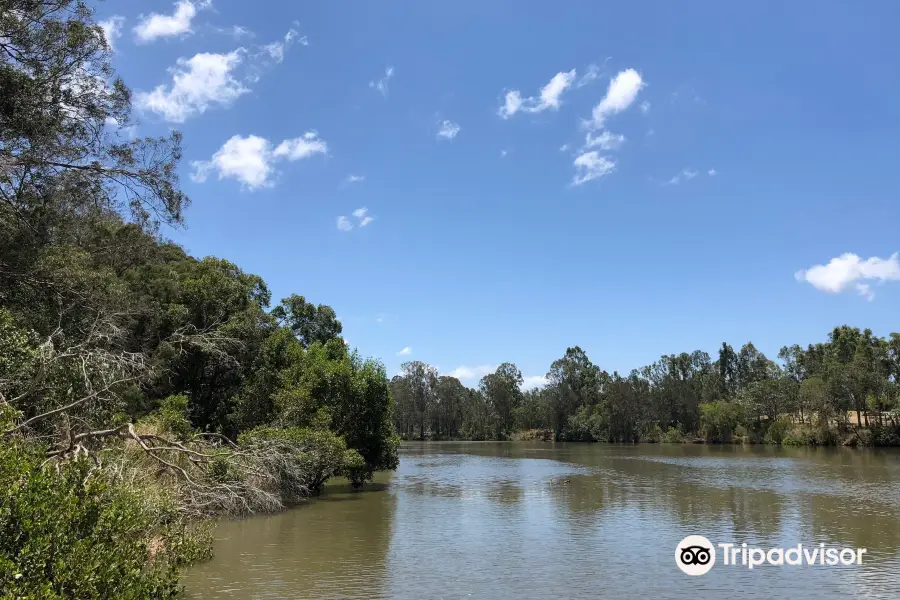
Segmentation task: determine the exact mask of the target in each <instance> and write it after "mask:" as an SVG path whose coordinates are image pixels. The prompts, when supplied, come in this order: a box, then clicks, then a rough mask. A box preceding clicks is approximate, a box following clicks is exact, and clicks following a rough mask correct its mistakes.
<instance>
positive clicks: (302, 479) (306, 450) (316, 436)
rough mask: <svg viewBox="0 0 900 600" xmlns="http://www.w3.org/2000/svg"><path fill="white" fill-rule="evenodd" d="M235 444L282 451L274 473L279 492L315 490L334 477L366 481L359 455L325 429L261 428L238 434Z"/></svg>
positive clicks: (354, 481) (362, 461)
mask: <svg viewBox="0 0 900 600" xmlns="http://www.w3.org/2000/svg"><path fill="white" fill-rule="evenodd" d="M238 441H239V443H240V444H241V445H245V446H247V447H251V448H259V447H266V446H268V447H273V448H278V449H281V450H282V451H283V456H284V458H282V459H280V460H282V461H283V462H282V464H281V465H280V468H279V469H278V471H277V472H278V475H279V477H280V479H281V482H280V484H279V485H280V488H281V489H282V490H294V489H297V488H306V489H308V490H310V491H318V490H319V489H320V488H321V487H322V485H323V484H324V483H325V482H326V481H328V479H329V478H330V477H333V476H335V475H346V476H347V477H348V478H349V479H350V480H351V482H353V483H354V484H356V485H361V484H362V483H363V481H364V480H365V479H366V463H365V460H364V459H363V457H362V456H361V455H360V453H359V452H357V451H356V450H354V449H348V448H347V444H346V442H345V441H344V438H342V437H341V436H339V435H337V434H335V433H334V432H332V431H329V430H327V429H312V428H308V427H287V428H273V427H268V426H261V427H257V428H256V429H252V430H250V431H248V432H246V433H243V434H241V436H240V438H239V439H238Z"/></svg>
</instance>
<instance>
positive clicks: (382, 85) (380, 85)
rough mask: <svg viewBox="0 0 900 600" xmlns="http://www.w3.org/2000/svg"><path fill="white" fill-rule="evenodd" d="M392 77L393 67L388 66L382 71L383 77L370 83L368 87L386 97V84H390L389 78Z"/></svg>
mask: <svg viewBox="0 0 900 600" xmlns="http://www.w3.org/2000/svg"><path fill="white" fill-rule="evenodd" d="M393 76H394V67H391V66H388V67H387V68H386V69H385V70H384V77H382V78H381V79H379V80H377V81H370V82H369V87H370V88H374V89H376V90H378V92H379V93H380V94H381V95H382V96H384V97H385V98H387V97H388V83H390V81H391V78H392V77H393Z"/></svg>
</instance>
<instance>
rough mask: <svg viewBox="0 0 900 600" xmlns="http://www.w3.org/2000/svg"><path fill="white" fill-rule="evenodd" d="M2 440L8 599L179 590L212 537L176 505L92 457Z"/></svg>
mask: <svg viewBox="0 0 900 600" xmlns="http://www.w3.org/2000/svg"><path fill="white" fill-rule="evenodd" d="M43 459H44V456H43V453H39V452H37V451H36V450H29V449H26V448H24V447H21V446H14V445H12V444H8V443H7V444H4V445H2V446H0V589H2V590H3V593H4V596H3V597H4V598H29V599H32V598H33V599H40V600H57V599H60V600H61V599H70V598H78V599H79V600H95V599H96V600H106V599H108V598H116V599H123V600H144V599H148V600H149V599H151V598H152V599H160V598H175V597H177V594H178V592H179V588H178V572H179V570H180V569H181V568H182V567H184V566H186V565H188V564H190V563H192V562H194V561H196V560H199V559H203V558H206V557H208V556H209V549H210V546H209V544H208V539H207V538H206V537H205V536H204V535H202V533H201V532H199V531H198V530H192V529H190V528H189V526H188V525H187V523H186V522H185V521H183V520H182V519H180V518H179V516H178V514H177V513H176V512H175V510H174V507H173V506H172V505H170V504H163V505H159V504H153V503H150V502H147V501H146V499H145V498H142V496H141V494H140V493H139V491H138V490H134V489H131V488H127V487H125V486H124V485H122V484H118V483H114V482H113V481H111V480H110V479H108V478H107V477H106V476H105V473H104V471H102V470H100V469H93V466H94V465H93V463H92V462H91V461H89V460H88V459H85V458H82V459H81V460H77V461H68V462H66V463H63V464H62V465H61V466H60V470H59V473H58V474H57V472H56V471H55V470H51V471H48V470H46V469H43V468H42V467H41V463H42V461H43Z"/></svg>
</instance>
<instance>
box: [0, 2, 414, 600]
mask: <svg viewBox="0 0 900 600" xmlns="http://www.w3.org/2000/svg"><path fill="white" fill-rule="evenodd" d="M109 57H110V52H109V47H108V45H107V42H106V40H105V38H104V36H103V33H102V31H101V28H100V27H99V26H97V25H96V24H95V23H94V21H93V17H92V12H91V10H90V9H89V8H87V7H86V6H85V5H84V4H83V3H82V2H79V1H76V0H41V1H40V2H34V1H30V0H0V90H2V94H0V95H2V98H0V598H3V599H6V598H40V599H62V598H78V599H79V600H82V599H92V598H98V599H100V598H102V599H106V598H128V599H135V600H137V599H149V598H171V597H174V596H175V595H176V593H177V578H178V572H179V570H180V569H182V568H183V567H184V566H185V565H187V564H189V563H191V562H192V561H195V560H197V559H200V558H203V557H204V556H206V555H207V553H208V551H209V546H208V536H207V535H206V531H205V525H204V519H205V518H206V517H209V516H212V515H244V514H249V513H255V512H261V511H273V510H278V509H280V508H282V507H283V506H285V505H286V504H289V503H291V502H296V501H298V500H301V499H303V498H305V497H307V496H308V495H309V494H312V493H315V491H316V490H318V489H319V488H320V487H321V486H322V485H323V484H324V483H325V481H327V479H328V478H329V477H332V476H335V475H344V476H346V477H348V478H349V479H350V481H352V482H353V483H354V484H356V485H362V484H363V483H364V482H366V481H367V480H369V479H371V477H372V475H373V474H374V472H375V471H378V470H383V469H393V468H395V467H396V465H397V446H398V439H397V437H396V436H395V434H394V432H393V424H392V419H391V410H392V403H391V397H390V393H389V382H388V379H387V377H386V375H385V372H384V368H383V366H382V365H381V364H380V363H379V362H377V361H373V360H366V359H363V358H361V357H360V356H358V355H357V354H356V353H355V352H351V351H350V350H349V349H348V348H347V346H346V344H345V342H344V340H343V339H342V338H341V324H340V323H339V322H338V321H337V319H336V318H335V314H334V311H333V310H332V309H331V308H330V307H328V306H325V305H315V304H312V303H309V302H307V301H306V299H305V298H303V297H302V296H298V295H292V296H290V297H288V298H286V299H284V300H283V301H282V302H280V303H279V304H277V305H276V306H275V307H274V308H271V309H270V301H271V298H270V293H269V290H268V288H267V287H266V284H265V282H264V281H263V280H262V279H260V278H259V277H257V276H255V275H252V274H250V273H245V272H244V271H242V270H241V269H240V268H238V267H237V266H236V265H234V264H232V263H230V262H228V261H226V260H223V259H219V258H213V257H207V258H203V259H197V258H194V257H191V256H189V255H187V254H186V253H185V252H184V250H183V249H182V248H181V247H179V246H177V245H176V244H173V243H171V242H169V241H167V240H165V239H164V238H163V237H162V236H161V235H160V231H161V228H162V226H172V227H178V226H180V225H181V224H182V223H183V217H184V211H185V209H186V208H187V206H188V203H189V199H188V198H187V197H186V196H185V195H184V194H183V193H182V192H181V191H180V189H179V183H178V178H177V165H178V163H179V160H180V158H181V150H180V144H181V136H180V134H179V133H177V132H173V133H171V134H170V135H168V136H167V137H164V138H137V139H132V138H131V136H130V135H129V133H128V132H129V129H128V127H129V125H130V108H131V107H130V92H129V90H128V88H127V87H126V86H125V84H124V83H123V82H122V81H121V80H120V79H118V78H117V77H115V74H114V73H113V71H112V69H111V68H110V65H109Z"/></svg>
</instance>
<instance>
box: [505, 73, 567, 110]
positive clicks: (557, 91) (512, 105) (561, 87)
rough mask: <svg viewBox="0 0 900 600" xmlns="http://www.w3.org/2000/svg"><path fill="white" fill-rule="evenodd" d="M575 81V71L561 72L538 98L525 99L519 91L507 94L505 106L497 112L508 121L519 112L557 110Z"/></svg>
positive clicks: (543, 89)
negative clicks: (564, 94) (563, 96)
mask: <svg viewBox="0 0 900 600" xmlns="http://www.w3.org/2000/svg"><path fill="white" fill-rule="evenodd" d="M574 81H575V69H572V70H571V71H568V72H563V71H560V72H559V73H557V74H556V75H554V76H553V77H552V78H551V79H550V82H549V83H547V85H545V86H544V87H542V88H541V92H540V95H539V96H537V97H533V96H532V97H528V98H523V97H522V93H521V92H520V91H519V90H510V91H508V92H506V95H505V96H504V99H503V106H501V107H500V109H499V110H498V111H497V114H498V115H500V117H501V118H503V119H508V118H510V117H511V116H513V115H514V114H516V113H517V112H519V111H522V112H527V113H539V112H543V111H545V110H547V109H553V110H557V109H559V107H560V104H561V102H562V95H563V93H565V91H566V90H567V89H569V88H570V87H571V86H572V83H573V82H574Z"/></svg>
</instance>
